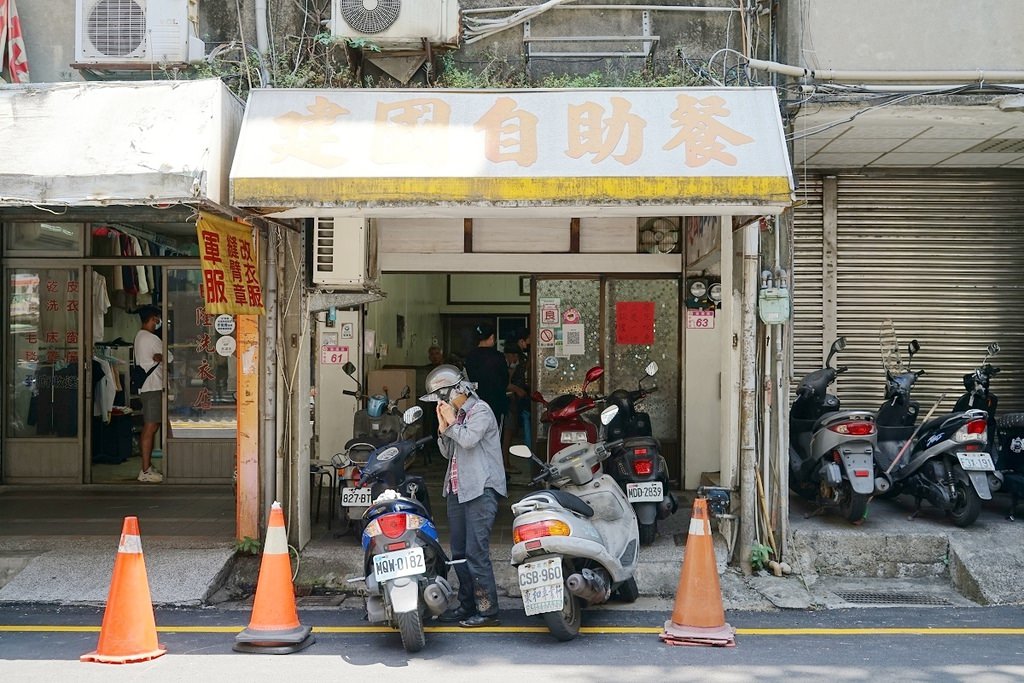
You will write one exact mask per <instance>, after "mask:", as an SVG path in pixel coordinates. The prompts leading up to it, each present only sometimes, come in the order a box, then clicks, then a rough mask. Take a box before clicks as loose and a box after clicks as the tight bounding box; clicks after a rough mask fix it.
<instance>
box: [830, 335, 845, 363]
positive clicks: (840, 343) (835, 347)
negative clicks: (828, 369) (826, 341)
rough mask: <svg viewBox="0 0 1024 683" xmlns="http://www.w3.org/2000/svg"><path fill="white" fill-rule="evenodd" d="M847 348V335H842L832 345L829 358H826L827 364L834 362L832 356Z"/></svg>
mask: <svg viewBox="0 0 1024 683" xmlns="http://www.w3.org/2000/svg"><path fill="white" fill-rule="evenodd" d="M845 348H846V337H840V338H839V339H836V340H835V341H834V342H832V346H831V347H829V350H828V358H826V359H825V365H827V366H829V365H831V364H832V356H834V355H836V354H837V353H839V352H840V351H842V350H843V349H845Z"/></svg>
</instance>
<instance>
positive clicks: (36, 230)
mask: <svg viewBox="0 0 1024 683" xmlns="http://www.w3.org/2000/svg"><path fill="white" fill-rule="evenodd" d="M84 234H85V226H84V225H83V224H82V223H11V224H9V225H8V226H6V228H5V229H4V238H5V239H4V247H5V248H6V252H7V253H8V254H10V255H12V256H30V255H39V256H81V254H82V244H83V240H82V235H84Z"/></svg>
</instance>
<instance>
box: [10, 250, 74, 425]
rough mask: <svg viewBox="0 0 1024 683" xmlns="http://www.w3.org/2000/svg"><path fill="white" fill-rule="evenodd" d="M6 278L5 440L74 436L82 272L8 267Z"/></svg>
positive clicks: (65, 269)
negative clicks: (8, 324) (6, 371)
mask: <svg viewBox="0 0 1024 683" xmlns="http://www.w3.org/2000/svg"><path fill="white" fill-rule="evenodd" d="M7 278H8V302H7V303H8V307H7V310H8V311H10V316H9V320H10V330H9V332H8V342H7V343H5V344H4V347H5V349H6V354H5V358H4V362H5V363H6V364H7V367H8V370H9V373H10V374H9V375H8V376H9V377H10V378H11V379H10V384H8V386H7V407H6V412H7V415H6V423H7V436H9V437H35V436H47V437H54V436H59V437H76V436H77V435H78V412H79V411H78V401H79V394H80V391H79V376H80V370H79V363H80V358H81V342H80V341H79V334H80V332H79V316H80V315H81V301H82V287H81V284H82V283H81V277H80V272H79V270H78V269H77V268H75V269H67V268H50V269H47V268H20V267H19V268H10V269H8V270H7Z"/></svg>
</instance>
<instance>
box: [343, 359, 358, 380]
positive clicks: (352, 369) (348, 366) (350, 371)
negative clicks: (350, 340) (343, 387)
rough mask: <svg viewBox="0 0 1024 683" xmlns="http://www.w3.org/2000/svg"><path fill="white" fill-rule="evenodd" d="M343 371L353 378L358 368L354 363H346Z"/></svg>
mask: <svg viewBox="0 0 1024 683" xmlns="http://www.w3.org/2000/svg"><path fill="white" fill-rule="evenodd" d="M341 371H342V372H344V373H345V374H346V375H348V376H349V377H351V376H352V375H354V374H355V373H356V366H355V365H353V364H352V361H346V362H345V364H344V365H342V366H341Z"/></svg>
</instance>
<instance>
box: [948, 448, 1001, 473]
mask: <svg viewBox="0 0 1024 683" xmlns="http://www.w3.org/2000/svg"><path fill="white" fill-rule="evenodd" d="M956 459H957V460H959V461H960V467H963V468H964V469H965V470H982V471H986V472H994V471H995V469H996V467H995V465H993V464H992V456H991V455H989V454H988V453H957V454H956Z"/></svg>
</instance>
